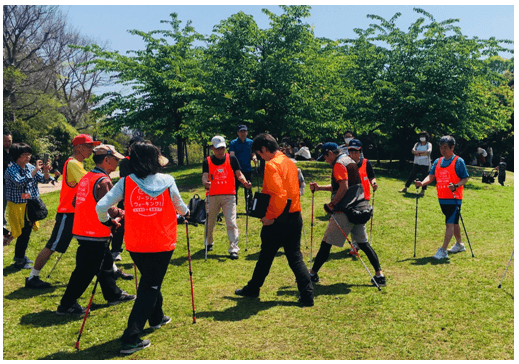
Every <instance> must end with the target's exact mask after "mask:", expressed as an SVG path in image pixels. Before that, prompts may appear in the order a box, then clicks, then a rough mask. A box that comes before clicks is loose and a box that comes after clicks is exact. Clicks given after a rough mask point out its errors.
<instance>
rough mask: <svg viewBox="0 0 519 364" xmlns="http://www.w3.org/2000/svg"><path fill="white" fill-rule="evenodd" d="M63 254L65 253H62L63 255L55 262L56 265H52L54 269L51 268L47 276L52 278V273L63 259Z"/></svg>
mask: <svg viewBox="0 0 519 364" xmlns="http://www.w3.org/2000/svg"><path fill="white" fill-rule="evenodd" d="M62 256H63V253H61V255H60V256H59V258H58V260H57V262H56V263H55V264H54V267H52V269H51V270H50V272H49V274H48V275H47V278H50V275H51V274H52V272H54V268H56V266H57V265H58V263H59V261H60V260H61V257H62Z"/></svg>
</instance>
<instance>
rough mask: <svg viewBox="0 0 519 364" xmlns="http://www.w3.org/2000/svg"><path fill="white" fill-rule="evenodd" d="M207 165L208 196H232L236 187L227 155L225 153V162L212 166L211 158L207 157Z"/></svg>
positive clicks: (229, 158)
mask: <svg viewBox="0 0 519 364" xmlns="http://www.w3.org/2000/svg"><path fill="white" fill-rule="evenodd" d="M207 164H208V165H209V181H210V182H211V188H210V189H209V196H215V195H234V194H235V193H236V187H235V182H234V171H233V170H232V167H231V157H230V155H229V153H225V162H223V164H222V165H219V166H216V165H214V164H213V162H211V157H207Z"/></svg>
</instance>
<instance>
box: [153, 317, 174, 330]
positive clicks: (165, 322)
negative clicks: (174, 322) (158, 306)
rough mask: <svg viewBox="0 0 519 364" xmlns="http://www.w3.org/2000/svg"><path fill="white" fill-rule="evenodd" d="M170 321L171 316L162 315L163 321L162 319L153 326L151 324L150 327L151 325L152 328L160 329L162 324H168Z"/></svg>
mask: <svg viewBox="0 0 519 364" xmlns="http://www.w3.org/2000/svg"><path fill="white" fill-rule="evenodd" d="M170 322H171V318H170V317H168V316H162V321H161V322H160V323H159V324H157V325H154V326H151V325H150V327H151V328H152V329H160V328H161V326H163V325H166V324H169V323H170Z"/></svg>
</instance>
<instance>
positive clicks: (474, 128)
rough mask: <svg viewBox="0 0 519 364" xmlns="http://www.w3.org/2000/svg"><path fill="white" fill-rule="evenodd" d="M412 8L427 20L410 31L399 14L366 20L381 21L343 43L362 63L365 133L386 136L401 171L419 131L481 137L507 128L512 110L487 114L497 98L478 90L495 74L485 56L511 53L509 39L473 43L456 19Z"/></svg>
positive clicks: (474, 39)
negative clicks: (402, 26)
mask: <svg viewBox="0 0 519 364" xmlns="http://www.w3.org/2000/svg"><path fill="white" fill-rule="evenodd" d="M414 10H415V11H416V12H417V13H419V14H422V15H424V16H425V17H426V18H427V19H428V20H429V23H427V24H426V19H425V18H424V17H420V18H419V19H418V20H417V21H415V22H414V23H413V24H411V26H410V27H409V29H408V32H405V31H402V30H401V29H399V28H398V27H397V26H396V24H395V22H396V20H397V19H398V18H399V17H400V15H401V14H400V13H397V14H395V16H393V17H392V18H391V19H390V20H389V21H388V20H386V19H384V18H382V17H380V16H377V15H368V17H369V18H371V19H374V20H377V21H378V22H379V24H371V25H370V26H369V27H368V28H367V29H366V30H359V29H357V30H356V32H357V34H358V35H359V38H357V39H349V40H343V42H344V43H345V44H349V45H351V46H349V47H345V48H344V49H345V53H346V54H352V55H355V56H356V57H357V59H358V62H359V64H360V65H363V67H359V68H358V72H357V76H358V78H357V80H358V81H357V82H360V83H361V85H362V88H361V91H362V94H363V105H362V108H361V110H362V112H361V113H360V114H361V115H363V116H364V117H365V118H366V119H365V120H364V122H365V123H366V124H368V125H369V126H368V128H371V129H372V130H376V129H378V130H380V131H381V132H382V133H383V134H385V135H387V136H388V138H389V142H390V143H393V145H395V147H396V150H397V152H398V155H399V157H400V161H401V166H402V167H403V166H404V162H405V159H406V157H407V155H408V149H409V143H410V140H414V138H415V135H416V134H415V132H416V130H418V129H426V130H428V131H429V132H430V133H432V134H454V135H456V136H457V137H458V138H465V139H468V138H475V139H481V138H483V137H485V136H486V135H487V132H486V131H485V130H488V128H493V129H495V130H502V129H506V128H507V127H508V126H507V121H508V119H509V116H510V113H511V110H510V109H506V108H505V109H501V110H500V112H496V111H495V110H494V111H491V110H489V109H487V108H486V106H485V105H488V104H489V103H493V102H494V101H492V100H495V98H496V96H495V95H493V94H491V93H482V92H480V90H481V81H482V79H484V78H485V77H489V76H491V75H490V74H489V73H491V72H490V71H489V68H488V67H484V65H483V60H482V59H481V58H482V57H488V56H492V55H497V53H498V52H503V51H509V50H508V49H507V48H504V47H503V46H501V44H502V43H510V41H507V40H496V39H493V38H490V39H488V40H482V39H478V38H472V39H469V38H468V37H466V36H464V35H463V34H462V33H461V29H460V28H459V27H457V26H455V23H457V22H458V21H459V20H456V19H448V20H445V21H441V22H438V21H436V20H435V19H434V18H433V16H432V15H431V14H429V13H427V12H425V11H423V10H421V9H414ZM376 42H382V44H383V45H382V46H381V45H377V44H376ZM378 44H380V43H378ZM366 65H367V66H368V67H366ZM370 84H371V85H372V87H365V86H366V85H368V86H369V85H370ZM501 111H504V114H503V113H502V112H501Z"/></svg>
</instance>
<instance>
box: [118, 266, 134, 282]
mask: <svg viewBox="0 0 519 364" xmlns="http://www.w3.org/2000/svg"><path fill="white" fill-rule="evenodd" d="M114 274H115V279H117V278H122V279H124V280H125V281H131V280H132V279H133V274H129V273H124V271H123V270H122V269H121V268H118V269H117V270H116V271H115V272H114Z"/></svg>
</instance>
